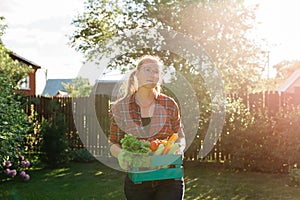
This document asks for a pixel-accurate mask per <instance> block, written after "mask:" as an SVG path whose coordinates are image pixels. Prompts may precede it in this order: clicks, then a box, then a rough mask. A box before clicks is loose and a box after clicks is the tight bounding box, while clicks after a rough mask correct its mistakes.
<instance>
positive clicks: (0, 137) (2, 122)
mask: <svg viewBox="0 0 300 200" xmlns="http://www.w3.org/2000/svg"><path fill="white" fill-rule="evenodd" d="M0 89H1V93H0V168H2V170H4V168H5V167H4V166H5V162H6V161H7V160H10V161H11V162H12V163H17V161H18V159H19V156H18V152H21V153H23V152H24V151H25V149H24V148H23V146H22V144H23V143H24V141H25V136H26V134H27V132H28V131H29V130H30V128H31V124H30V123H29V120H28V118H27V116H26V114H25V113H24V111H23V109H22V106H21V103H20V102H19V101H18V99H17V97H18V96H17V94H15V93H14V91H13V88H12V85H11V84H10V83H9V81H8V80H7V79H6V78H4V77H2V76H1V75H0ZM16 167H17V166H16ZM2 170H1V171H2Z"/></svg>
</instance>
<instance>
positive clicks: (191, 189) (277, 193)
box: [0, 162, 300, 200]
mask: <svg viewBox="0 0 300 200" xmlns="http://www.w3.org/2000/svg"><path fill="white" fill-rule="evenodd" d="M29 174H30V176H31V180H30V181H29V182H23V181H22V180H21V178H20V177H19V176H17V177H15V178H14V179H13V180H9V179H8V180H5V179H2V180H1V182H0V199H1V200H4V199H30V200H35V199H41V200H47V199H55V200H60V199H62V200H67V199H71V200H74V199H99V200H106V199H107V200H112V199H113V200H114V199H118V200H119V199H125V197H124V194H123V179H124V177H125V173H122V172H119V171H116V170H113V169H110V168H108V167H106V166H104V165H102V164H101V163H99V162H93V163H70V164H69V165H68V167H64V168H60V169H41V170H32V171H30V172H29ZM185 181H186V193H185V200H196V199H207V200H209V199H210V200H217V199H218V200H235V199H236V200H240V199H253V200H257V199H270V200H276V199H278V200H279V199H281V200H286V199H292V200H296V199H300V188H299V187H294V186H288V185H290V181H289V178H288V176H287V175H283V174H264V173H253V172H230V171H227V170H223V169H220V168H217V167H206V166H203V165H198V166H195V165H194V166H190V165H189V164H187V165H186V167H185Z"/></svg>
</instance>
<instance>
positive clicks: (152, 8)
mask: <svg viewBox="0 0 300 200" xmlns="http://www.w3.org/2000/svg"><path fill="white" fill-rule="evenodd" d="M255 10H256V7H251V8H249V7H246V6H245V5H244V4H243V3H242V2H236V1H190V0H184V1H173V0H167V1H139V0H135V1H131V0H126V1H122V2H120V1H118V2H117V3H115V2H114V1H102V0H87V2H86V7H85V11H84V12H83V13H82V14H81V15H79V16H77V17H76V18H75V19H74V20H73V25H74V26H75V31H74V33H73V34H72V36H71V37H70V39H71V43H72V45H73V47H75V48H76V49H77V50H78V51H81V52H83V53H84V54H85V56H86V57H87V58H93V57H96V58H97V57H99V56H100V57H101V56H102V55H106V54H108V55H110V54H111V53H112V52H114V51H115V50H116V48H115V45H111V43H112V42H113V43H115V44H117V45H119V46H122V50H123V51H124V52H128V53H127V54H124V55H120V56H119V57H118V58H116V60H118V64H117V65H116V67H118V66H119V67H120V68H121V69H123V67H124V65H125V64H127V63H128V62H130V59H129V58H135V57H138V56H140V55H142V54H146V53H152V54H153V53H154V54H156V55H159V56H160V57H161V58H162V59H163V60H164V61H166V62H165V63H167V64H166V65H170V66H171V65H173V66H174V67H175V68H176V70H179V71H182V70H185V71H189V72H190V73H193V69H192V68H191V66H190V65H186V64H185V61H184V59H182V58H181V59H178V55H177V56H176V55H174V52H169V51H163V50H162V48H161V47H162V46H163V44H164V39H166V38H163V37H164V36H161V35H160V36H159V35H158V34H152V35H151V34H149V32H148V31H147V30H148V28H154V29H159V28H162V27H165V28H168V29H170V30H175V31H177V32H180V33H183V34H186V35H189V36H192V38H193V39H194V40H195V41H197V42H199V44H201V46H202V47H203V48H204V49H205V53H206V54H208V56H209V57H210V58H211V59H212V61H213V63H214V65H215V66H216V67H217V68H218V69H219V70H220V72H221V74H222V78H223V80H224V83H225V87H226V89H227V90H231V91H245V90H251V89H252V88H254V87H255V84H256V83H257V82H258V81H260V77H261V72H262V70H263V67H264V66H265V60H266V57H267V56H266V55H265V54H264V53H263V52H262V50H261V49H260V46H259V45H258V44H257V42H262V41H259V40H260V38H257V37H256V38H251V37H250V35H251V34H249V33H251V31H252V30H253V29H254V28H255V27H254V26H255V23H256V22H255V15H254V13H255ZM130 30H138V31H139V34H137V35H136V36H135V37H134V38H128V36H127V34H126V33H128V32H129V31H130ZM137 41H139V42H138V43H141V44H143V43H151V44H154V46H155V47H153V49H150V50H149V49H135V48H134V45H135V44H136V43H137ZM175 42H176V41H174V43H175ZM178 48H179V49H180V48H183V47H180V46H178ZM183 51H184V49H183ZM185 52H187V51H185ZM187 53H188V52H187ZM181 56H182V55H181ZM204 60H205V59H204ZM204 62H205V61H204ZM185 68H186V69H185ZM203 74H204V73H203Z"/></svg>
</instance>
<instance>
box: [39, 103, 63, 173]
mask: <svg viewBox="0 0 300 200" xmlns="http://www.w3.org/2000/svg"><path fill="white" fill-rule="evenodd" d="M54 104H55V103H54ZM52 106H53V105H52ZM53 108H54V109H53ZM53 108H50V109H51V110H52V117H51V118H50V119H48V120H45V119H43V121H42V125H41V134H42V142H41V153H42V154H41V160H42V161H43V162H45V163H46V164H48V166H50V167H51V168H55V167H58V166H60V165H61V164H64V163H66V162H68V161H69V143H68V140H67V137H66V124H65V117H64V115H63V114H62V113H60V112H59V111H58V110H57V107H56V106H55V105H54V107H53Z"/></svg>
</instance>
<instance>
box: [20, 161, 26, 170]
mask: <svg viewBox="0 0 300 200" xmlns="http://www.w3.org/2000/svg"><path fill="white" fill-rule="evenodd" d="M21 167H22V168H25V167H26V161H24V160H23V161H21Z"/></svg>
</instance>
